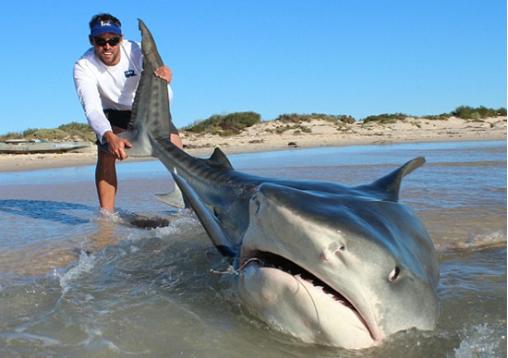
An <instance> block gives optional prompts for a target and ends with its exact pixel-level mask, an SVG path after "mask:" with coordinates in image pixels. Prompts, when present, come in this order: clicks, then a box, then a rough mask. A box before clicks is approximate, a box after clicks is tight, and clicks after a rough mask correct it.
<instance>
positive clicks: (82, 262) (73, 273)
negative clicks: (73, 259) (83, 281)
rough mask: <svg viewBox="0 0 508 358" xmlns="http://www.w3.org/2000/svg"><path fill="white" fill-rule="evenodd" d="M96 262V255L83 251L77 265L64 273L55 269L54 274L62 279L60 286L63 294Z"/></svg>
mask: <svg viewBox="0 0 508 358" xmlns="http://www.w3.org/2000/svg"><path fill="white" fill-rule="evenodd" d="M94 264H95V256H94V255H89V254H87V253H86V252H84V251H81V253H80V255H79V260H78V263H77V264H76V266H74V267H72V268H70V269H69V270H67V272H65V273H64V274H60V273H59V272H58V271H54V275H55V276H56V277H57V278H58V279H59V281H60V287H61V288H62V291H63V294H65V293H67V291H68V290H69V288H70V282H72V281H74V280H76V279H77V278H78V277H79V276H80V275H81V274H82V273H83V272H90V271H91V270H92V268H93V266H94Z"/></svg>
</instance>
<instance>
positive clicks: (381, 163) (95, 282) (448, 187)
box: [0, 142, 506, 357]
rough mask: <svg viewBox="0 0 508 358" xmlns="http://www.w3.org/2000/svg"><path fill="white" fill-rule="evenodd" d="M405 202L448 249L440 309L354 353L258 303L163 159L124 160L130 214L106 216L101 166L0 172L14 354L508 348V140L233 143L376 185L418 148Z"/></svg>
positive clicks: (2, 287) (238, 160) (291, 167)
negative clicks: (434, 319)
mask: <svg viewBox="0 0 508 358" xmlns="http://www.w3.org/2000/svg"><path fill="white" fill-rule="evenodd" d="M421 155H423V156H425V157H426V159H427V164H426V165H425V166H424V167H423V168H420V169H418V170H417V171H415V172H414V173H412V174H411V175H410V176H408V177H407V178H406V179H405V181H404V183H403V188H402V192H401V201H403V202H405V203H406V204H407V205H409V206H410V207H411V208H413V209H414V210H415V211H416V212H417V214H418V215H419V216H420V217H421V218H422V220H423V221H424V223H425V224H426V226H427V228H428V230H429V233H430V234H431V237H432V239H433V241H434V243H435V245H436V247H437V248H438V250H439V256H440V263H441V281H440V286H439V297H440V301H441V316H440V320H439V323H438V327H437V329H436V330H435V331H432V332H418V331H410V332H403V333H400V334H398V335H396V336H394V337H391V338H390V339H389V340H388V341H387V342H385V343H384V344H383V345H382V346H380V347H376V348H372V349H369V350H365V351H360V352H354V351H345V350H341V349H335V348H333V349H332V348H326V347H319V346H314V345H306V344H302V343H300V342H299V341H297V340H295V339H292V338H291V337H288V336H286V335H284V334H281V333H278V332H276V331H274V330H272V329H270V328H268V327H267V326H266V325H265V324H263V323H262V322H260V321H258V320H257V319H256V318H254V317H252V316H251V315H249V314H248V313H247V312H246V311H245V310H244V309H243V307H242V306H241V305H240V303H239V300H238V298H237V296H236V293H235V290H234V285H233V281H234V277H233V274H232V273H231V272H229V271H228V266H227V264H226V263H225V262H224V261H223V260H222V259H221V257H220V256H219V255H218V254H217V253H216V251H215V249H214V248H213V247H212V246H211V244H210V241H209V239H208V238H207V236H206V234H205V233H204V231H203V229H202V228H201V226H200V224H199V222H198V221H197V219H196V218H195V217H194V216H193V215H192V213H190V212H189V211H185V210H184V211H180V212H176V211H173V210H171V209H170V208H168V207H167V206H165V205H164V204H162V203H160V202H159V201H158V200H157V199H156V198H155V197H154V194H156V193H163V192H168V191H170V190H171V188H172V184H171V181H170V179H169V175H168V173H167V171H166V170H165V169H164V168H163V167H162V166H161V165H160V164H159V163H158V162H156V161H153V162H140V163H127V164H122V165H119V172H120V173H119V176H120V185H121V187H120V192H119V196H118V206H119V207H120V208H121V211H122V214H121V215H120V216H121V218H124V219H125V218H128V217H129V215H130V213H133V212H135V213H137V214H144V215H146V216H148V217H149V218H152V219H154V220H158V219H159V218H164V219H167V220H169V222H170V223H169V225H168V226H166V227H161V228H156V229H150V230H146V229H140V228H137V227H134V226H132V225H129V224H128V223H126V221H128V220H123V219H104V218H100V217H99V215H98V213H97V207H96V206H97V201H96V196H95V188H94V184H93V182H92V178H93V168H92V167H76V168H65V169H52V170H38V171H32V172H18V173H1V174H0V225H1V230H0V356H2V357H4V356H5V357H16V356H20V357H26V356H30V357H37V356H40V357H46V356H72V357H81V356H83V357H84V356H86V357H114V356H119V357H120V356H121V357H124V356H130V355H132V356H184V357H238V356H245V357H255V356H266V357H286V356H295V357H306V356H323V357H333V356H346V357H347V356H355V357H356V356H373V357H374V356H375V357H377V356H386V357H388V356H399V357H402V356H404V357H408V356H409V357H430V356H432V357H493V356H506V335H505V334H506V144H505V142H474V143H472V142H470V143H467V142H464V143H433V144H402V145H381V146H355V147H344V148H317V149H302V150H291V151H280V152H269V153H256V154H241V155H235V156H231V158H230V159H231V162H232V163H233V166H234V167H235V168H237V169H239V170H242V171H246V172H249V173H253V174H257V175H265V176H274V177H285V178H291V179H320V180H327V181H336V182H341V183H345V184H351V185H356V184H361V183H368V182H370V181H373V180H374V179H376V178H378V177H379V176H381V175H383V174H386V173H388V172H389V171H391V170H393V169H395V168H396V167H398V166H399V165H400V164H402V163H404V162H405V161H407V160H409V159H412V158H413V157H416V156H421Z"/></svg>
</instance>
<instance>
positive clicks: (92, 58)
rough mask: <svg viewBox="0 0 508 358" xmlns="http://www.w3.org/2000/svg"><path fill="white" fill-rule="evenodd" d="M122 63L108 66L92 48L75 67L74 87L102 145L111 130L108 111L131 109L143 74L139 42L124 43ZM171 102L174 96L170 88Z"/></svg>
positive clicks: (122, 45)
mask: <svg viewBox="0 0 508 358" xmlns="http://www.w3.org/2000/svg"><path fill="white" fill-rule="evenodd" d="M119 46H121V48H120V53H121V54H120V62H119V63H118V64H116V65H114V66H107V65H105V64H104V63H103V62H102V61H101V60H100V59H99V58H98V57H97V56H96V55H95V51H94V49H93V48H90V49H89V50H88V51H86V52H85V54H84V55H83V56H82V57H81V58H80V59H79V60H78V61H76V63H75V64H74V84H75V86H76V92H77V94H78V97H79V99H80V101H81V104H82V106H83V109H84V111H85V115H86V118H87V120H88V123H89V124H90V126H91V127H92V129H93V130H94V132H95V133H96V134H97V136H98V138H99V140H100V141H101V142H102V137H103V135H104V133H106V132H107V131H111V124H110V123H109V121H108V119H107V118H106V115H105V114H104V109H115V110H131V109H132V103H133V102H134V96H135V94H136V89H137V87H138V83H139V80H140V76H141V72H142V71H143V54H142V52H141V47H140V45H139V43H137V42H133V41H128V40H122V41H121V42H120V44H119ZM168 93H169V100H170V101H171V98H172V97H173V92H172V90H171V87H170V86H168Z"/></svg>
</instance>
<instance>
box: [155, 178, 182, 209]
mask: <svg viewBox="0 0 508 358" xmlns="http://www.w3.org/2000/svg"><path fill="white" fill-rule="evenodd" d="M155 196H156V197H157V199H159V200H160V201H162V202H163V203H164V204H167V205H169V206H172V207H174V208H177V209H183V208H185V200H184V198H183V194H182V191H181V190H180V187H179V186H178V185H177V184H175V190H173V191H172V192H170V193H166V194H155Z"/></svg>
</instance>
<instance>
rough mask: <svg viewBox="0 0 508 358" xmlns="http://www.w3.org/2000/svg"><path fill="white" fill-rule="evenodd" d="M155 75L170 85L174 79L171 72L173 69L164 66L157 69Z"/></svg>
mask: <svg viewBox="0 0 508 358" xmlns="http://www.w3.org/2000/svg"><path fill="white" fill-rule="evenodd" d="M154 74H155V76H157V77H159V78H162V79H163V80H164V81H166V82H167V83H170V82H171V80H172V79H173V72H171V69H170V68H169V67H168V66H166V65H162V66H161V67H159V68H158V69H156V70H155V71H154Z"/></svg>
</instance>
